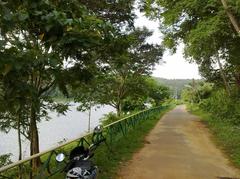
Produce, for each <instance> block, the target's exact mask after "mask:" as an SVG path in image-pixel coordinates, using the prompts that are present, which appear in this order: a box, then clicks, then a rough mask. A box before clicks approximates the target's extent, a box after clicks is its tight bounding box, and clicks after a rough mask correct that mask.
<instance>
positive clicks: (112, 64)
mask: <svg viewBox="0 0 240 179" xmlns="http://www.w3.org/2000/svg"><path fill="white" fill-rule="evenodd" d="M151 34H152V33H151V32H149V31H148V30H147V29H146V28H144V29H135V31H133V32H131V33H130V34H128V35H120V36H119V37H118V38H117V39H116V40H115V42H114V43H112V47H110V48H109V50H111V53H110V54H111V55H110V56H109V57H108V61H107V63H106V75H105V76H102V77H101V78H99V79H98V83H99V84H100V86H98V88H97V89H99V90H100V91H101V92H100V94H102V95H101V96H100V98H99V99H100V100H99V102H100V103H101V104H108V105H111V106H113V107H114V108H115V109H116V110H117V114H118V116H119V115H121V113H122V107H123V101H124V100H125V99H126V98H127V97H129V96H131V99H133V96H135V97H136V98H137V97H138V96H139V95H143V93H138V91H139V90H141V89H142V88H144V87H143V86H142V85H141V83H140V81H141V80H142V76H143V75H148V74H150V73H151V70H152V69H153V67H154V65H155V64H156V63H158V62H159V61H160V60H161V57H162V48H161V46H159V45H153V44H148V43H146V39H147V38H148V37H149V36H150V35H151Z"/></svg>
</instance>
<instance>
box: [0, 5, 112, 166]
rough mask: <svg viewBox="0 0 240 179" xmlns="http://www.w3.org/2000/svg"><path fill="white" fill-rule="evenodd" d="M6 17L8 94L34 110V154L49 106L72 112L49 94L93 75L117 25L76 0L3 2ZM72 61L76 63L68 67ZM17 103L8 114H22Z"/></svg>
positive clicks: (1, 67)
mask: <svg viewBox="0 0 240 179" xmlns="http://www.w3.org/2000/svg"><path fill="white" fill-rule="evenodd" d="M0 17H1V18H0V25H1V36H0V43H1V47H0V55H1V57H0V71H1V76H0V80H1V84H2V87H3V89H5V90H4V93H3V94H2V95H3V96H4V99H5V100H7V101H8V102H7V103H9V104H10V102H12V101H16V99H17V98H18V97H19V96H21V99H22V101H24V104H23V105H22V107H21V108H19V109H20V112H19V113H21V114H23V109H24V110H25V109H28V110H27V111H26V113H25V114H26V115H27V123H26V124H27V126H28V128H27V137H28V138H29V140H30V141H31V146H30V148H31V149H30V152H31V155H33V154H35V153H38V152H39V139H38V130H37V122H39V121H40V120H41V119H42V118H43V117H46V116H47V109H49V108H50V109H58V110H60V111H61V112H64V111H65V110H66V106H62V105H58V104H56V103H55V102H54V101H53V100H52V99H51V96H50V95H49V93H50V92H51V90H53V89H54V88H56V87H58V88H59V89H60V90H61V91H62V92H63V93H64V94H65V95H67V89H66V82H67V81H68V80H70V79H72V78H74V80H75V79H77V80H79V81H81V80H87V78H89V77H90V75H87V74H90V73H88V71H89V70H88V69H92V68H97V66H98V63H97V62H96V61H97V60H98V59H97V58H92V57H93V56H94V54H96V53H97V52H99V51H102V49H103V46H104V45H103V44H104V43H106V42H107V41H109V39H110V38H111V37H112V33H110V32H111V31H113V28H112V27H111V24H109V23H107V22H104V21H103V20H102V19H98V18H97V17H96V16H95V15H94V13H93V12H91V11H89V10H87V9H86V7H84V6H83V5H82V4H80V3H79V2H78V1H75V0H71V1H36V2H35V1H34V2H33V1H24V2H22V1H8V2H6V3H5V2H0ZM66 63H68V64H71V66H72V67H71V68H66V67H65V64H66ZM83 75H84V76H83ZM11 100H12V101H11ZM17 105H19V104H14V103H13V107H12V108H5V109H6V110H5V111H2V112H3V114H9V116H12V117H13V118H17V113H16V110H11V109H14V108H16V109H18V106H17ZM12 117H11V118H12ZM13 118H12V119H13ZM23 123H25V120H23V118H22V117H21V124H23ZM11 127H13V126H11ZM39 165H40V160H39V158H37V159H34V160H33V161H32V168H33V170H34V171H36V170H37V168H38V166H39Z"/></svg>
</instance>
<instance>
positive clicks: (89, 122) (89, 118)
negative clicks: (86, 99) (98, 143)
mask: <svg viewBox="0 0 240 179" xmlns="http://www.w3.org/2000/svg"><path fill="white" fill-rule="evenodd" d="M91 108H92V106H91V105H90V108H89V112H88V132H90V128H91Z"/></svg>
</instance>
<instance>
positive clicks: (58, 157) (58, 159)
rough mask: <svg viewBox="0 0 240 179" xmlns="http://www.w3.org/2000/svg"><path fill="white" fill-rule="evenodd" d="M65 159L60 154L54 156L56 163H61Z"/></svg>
mask: <svg viewBox="0 0 240 179" xmlns="http://www.w3.org/2000/svg"><path fill="white" fill-rule="evenodd" d="M64 159H65V155H64V154H63V153H60V154H58V155H57V156H56V160H57V161H58V162H62V161H63V160H64Z"/></svg>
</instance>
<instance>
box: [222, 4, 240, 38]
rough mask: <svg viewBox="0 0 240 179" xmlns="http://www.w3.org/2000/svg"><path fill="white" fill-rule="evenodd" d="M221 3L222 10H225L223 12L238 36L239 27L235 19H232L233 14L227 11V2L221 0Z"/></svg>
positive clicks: (239, 32)
mask: <svg viewBox="0 0 240 179" xmlns="http://www.w3.org/2000/svg"><path fill="white" fill-rule="evenodd" d="M221 2H222V5H223V8H224V9H225V11H226V13H227V16H228V18H229V19H230V21H231V23H232V25H233V27H234V29H235V30H236V32H237V33H238V34H239V35H240V26H239V24H238V22H237V19H236V18H235V17H234V15H233V13H232V12H230V11H229V9H228V5H227V1H226V0H221Z"/></svg>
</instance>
